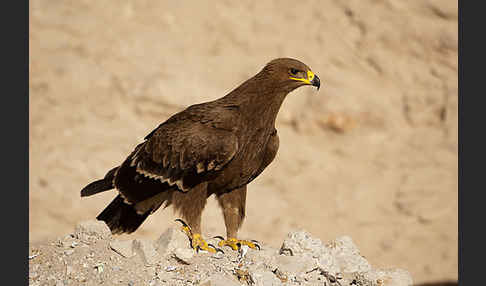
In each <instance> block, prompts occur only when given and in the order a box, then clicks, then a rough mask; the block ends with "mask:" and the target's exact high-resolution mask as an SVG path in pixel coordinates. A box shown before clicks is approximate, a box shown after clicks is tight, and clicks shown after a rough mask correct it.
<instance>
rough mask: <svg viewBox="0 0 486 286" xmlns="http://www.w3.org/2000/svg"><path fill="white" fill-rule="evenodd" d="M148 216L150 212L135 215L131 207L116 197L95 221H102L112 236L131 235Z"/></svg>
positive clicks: (119, 197)
mask: <svg viewBox="0 0 486 286" xmlns="http://www.w3.org/2000/svg"><path fill="white" fill-rule="evenodd" d="M149 214H150V212H146V213H145V214H142V215H139V214H137V212H136V211H135V209H134V208H133V206H132V205H129V204H126V203H124V202H123V198H122V197H121V196H120V195H118V196H117V197H116V198H115V199H114V200H113V201H112V202H111V203H110V204H109V205H108V206H107V207H106V208H105V209H104V210H103V211H102V212H101V213H100V214H99V215H98V216H97V217H96V219H97V220H102V221H104V222H105V223H106V225H108V227H109V228H110V230H111V233H113V234H118V233H131V232H134V231H135V230H136V229H137V228H138V227H139V226H140V225H141V224H142V223H143V221H144V220H145V219H146V218H147V217H148V216H149Z"/></svg>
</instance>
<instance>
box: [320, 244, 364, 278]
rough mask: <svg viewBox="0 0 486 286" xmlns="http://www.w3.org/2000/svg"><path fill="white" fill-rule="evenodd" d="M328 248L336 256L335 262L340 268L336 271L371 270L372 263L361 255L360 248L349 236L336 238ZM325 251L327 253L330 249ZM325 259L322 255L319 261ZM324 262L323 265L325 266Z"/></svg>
mask: <svg viewBox="0 0 486 286" xmlns="http://www.w3.org/2000/svg"><path fill="white" fill-rule="evenodd" d="M326 250H330V253H331V255H332V257H334V259H333V262H334V263H335V264H336V266H337V268H338V270H337V271H336V272H367V271H370V270H371V265H370V264H369V262H368V261H367V260H366V259H365V258H364V257H363V256H361V254H360V253H359V250H358V248H357V247H356V245H355V244H354V243H353V240H352V239H351V237H349V236H342V237H339V238H337V239H335V240H334V241H332V242H331V243H329V244H328V245H327V247H326ZM324 252H325V253H327V252H328V251H324ZM323 261H324V259H323V257H322V256H321V257H320V258H319V262H320V263H321V262H323ZM322 264H323V263H321V267H323V265H322ZM336 272H334V273H336Z"/></svg>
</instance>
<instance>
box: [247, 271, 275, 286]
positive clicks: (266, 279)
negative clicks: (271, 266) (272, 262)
mask: <svg viewBox="0 0 486 286" xmlns="http://www.w3.org/2000/svg"><path fill="white" fill-rule="evenodd" d="M250 276H251V279H252V280H253V282H255V285H262V286H274V285H282V282H281V281H280V279H278V278H277V276H275V274H273V273H272V272H270V271H263V270H258V271H255V272H251V273H250Z"/></svg>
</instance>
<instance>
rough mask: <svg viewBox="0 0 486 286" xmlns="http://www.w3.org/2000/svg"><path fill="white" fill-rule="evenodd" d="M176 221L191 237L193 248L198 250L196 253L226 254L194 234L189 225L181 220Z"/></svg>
mask: <svg viewBox="0 0 486 286" xmlns="http://www.w3.org/2000/svg"><path fill="white" fill-rule="evenodd" d="M176 221H178V222H180V223H181V224H182V228H181V230H182V231H183V232H184V233H185V234H186V235H187V237H189V240H190V241H191V247H192V248H193V249H195V250H196V252H199V250H205V251H207V252H211V253H216V252H218V251H220V252H222V253H224V251H223V250H221V249H219V248H216V247H215V246H214V245H212V244H210V243H207V242H206V241H205V240H204V239H203V238H202V236H201V234H199V233H194V234H193V233H192V230H191V228H190V227H189V225H187V223H185V222H184V221H183V220H181V219H176Z"/></svg>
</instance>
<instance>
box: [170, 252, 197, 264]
mask: <svg viewBox="0 0 486 286" xmlns="http://www.w3.org/2000/svg"><path fill="white" fill-rule="evenodd" d="M174 256H175V257H176V258H177V259H179V260H181V261H182V262H184V263H186V264H191V258H193V257H194V250H192V249H190V248H189V249H188V248H176V250H174Z"/></svg>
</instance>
